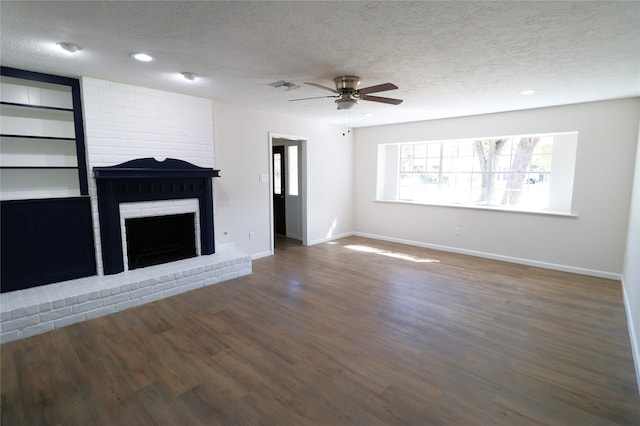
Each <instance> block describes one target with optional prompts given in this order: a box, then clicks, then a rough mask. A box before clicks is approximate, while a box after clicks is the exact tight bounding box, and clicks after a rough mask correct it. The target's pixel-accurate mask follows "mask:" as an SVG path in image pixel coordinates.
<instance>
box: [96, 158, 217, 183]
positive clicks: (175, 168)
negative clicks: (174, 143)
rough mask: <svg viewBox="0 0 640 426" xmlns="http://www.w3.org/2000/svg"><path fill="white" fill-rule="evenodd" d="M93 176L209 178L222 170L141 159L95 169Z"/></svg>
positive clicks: (114, 177)
mask: <svg viewBox="0 0 640 426" xmlns="http://www.w3.org/2000/svg"><path fill="white" fill-rule="evenodd" d="M93 175H94V177H95V179H96V180H101V179H153V178H164V177H167V175H170V176H171V177H172V178H207V177H220V170H215V169H212V168H206V167H198V166H196V165H194V164H191V163H188V162H186V161H182V160H178V159H175V158H167V159H166V160H164V161H158V160H156V159H155V158H139V159H136V160H131V161H127V162H125V163H122V164H118V165H115V166H110V167H94V168H93Z"/></svg>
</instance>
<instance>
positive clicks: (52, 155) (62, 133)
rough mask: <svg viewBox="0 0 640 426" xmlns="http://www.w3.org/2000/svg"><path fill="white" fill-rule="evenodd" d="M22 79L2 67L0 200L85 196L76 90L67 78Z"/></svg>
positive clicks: (0, 86) (0, 94)
mask: <svg viewBox="0 0 640 426" xmlns="http://www.w3.org/2000/svg"><path fill="white" fill-rule="evenodd" d="M5 71H6V72H5ZM7 74H9V75H7ZM19 75H21V73H20V72H19V70H12V69H5V68H3V73H2V76H0V129H1V132H2V133H1V134H0V173H1V175H0V185H1V187H0V199H1V200H26V199H43V198H63V197H77V196H80V195H86V193H85V194H82V191H81V186H82V185H81V181H82V180H84V181H85V182H86V176H83V175H81V173H83V174H84V175H86V171H85V170H80V167H79V163H78V145H81V146H82V151H84V136H83V135H82V134H77V132H76V115H77V114H76V112H75V110H74V99H73V98H74V96H73V95H74V94H73V86H72V85H69V84H68V83H69V81H67V79H65V78H60V80H58V81H57V82H55V81H41V80H33V79H28V78H21V77H18V76H19ZM23 75H24V74H23ZM27 76H33V75H32V74H31V73H28V74H27ZM52 77H53V76H52ZM49 80H56V78H49ZM76 83H77V80H76ZM79 124H80V125H81V123H79ZM82 154H83V155H84V152H83V153H82ZM83 178H84V179H83Z"/></svg>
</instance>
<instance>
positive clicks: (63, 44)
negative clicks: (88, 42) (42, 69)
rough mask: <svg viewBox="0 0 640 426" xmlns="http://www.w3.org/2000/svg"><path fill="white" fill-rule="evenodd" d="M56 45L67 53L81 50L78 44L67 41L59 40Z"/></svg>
mask: <svg viewBox="0 0 640 426" xmlns="http://www.w3.org/2000/svg"><path fill="white" fill-rule="evenodd" d="M56 46H58V47H59V48H60V49H62V50H64V51H65V52H67V53H76V52H77V51H78V50H80V48H79V47H78V45H77V44H73V43H69V42H67V41H59V42H58V43H56Z"/></svg>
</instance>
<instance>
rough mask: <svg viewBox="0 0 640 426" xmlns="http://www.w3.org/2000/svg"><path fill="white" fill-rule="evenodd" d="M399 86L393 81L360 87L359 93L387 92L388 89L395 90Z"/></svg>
mask: <svg viewBox="0 0 640 426" xmlns="http://www.w3.org/2000/svg"><path fill="white" fill-rule="evenodd" d="M397 88H398V86H396V85H395V84H393V83H384V84H378V85H377V86H370V87H365V88H364V89H358V93H360V94H361V95H366V94H367V93H375V92H385V91H387V90H395V89H397Z"/></svg>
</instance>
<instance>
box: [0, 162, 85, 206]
mask: <svg viewBox="0 0 640 426" xmlns="http://www.w3.org/2000/svg"><path fill="white" fill-rule="evenodd" d="M79 196H80V185H79V183H78V171H77V169H1V170H0V200H3V201H4V200H28V199H33V198H61V197H79Z"/></svg>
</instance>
